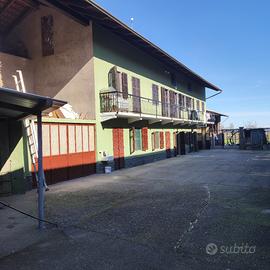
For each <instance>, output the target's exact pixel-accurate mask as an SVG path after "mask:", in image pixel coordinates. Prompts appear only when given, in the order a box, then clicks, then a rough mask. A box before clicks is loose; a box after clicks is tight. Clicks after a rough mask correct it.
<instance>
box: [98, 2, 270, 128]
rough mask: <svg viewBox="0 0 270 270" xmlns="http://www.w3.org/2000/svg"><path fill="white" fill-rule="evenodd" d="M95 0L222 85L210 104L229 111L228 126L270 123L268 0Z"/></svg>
mask: <svg viewBox="0 0 270 270" xmlns="http://www.w3.org/2000/svg"><path fill="white" fill-rule="evenodd" d="M96 2H97V3H98V4H100V5H101V6H102V7H103V8H105V9H106V10H108V11H109V12H110V13H112V14H113V15H114V16H116V17H117V18H119V19H120V20H121V21H123V22H124V23H126V24H127V25H129V26H130V18H131V17H133V18H134V23H133V28H134V30H135V31H137V32H138V33H140V34H142V35H143V36H145V37H146V38H147V39H149V40H150V41H152V42H154V43H155V44H157V45H158V46H159V47H160V48H162V49H163V50H165V51H166V52H168V53H169V54H171V55H172V56H174V57H175V58H177V59H178V60H180V61H181V62H182V63H184V64H185V65H187V66H188V67H189V68H191V69H192V70H194V71H195V72H197V73H199V74H200V75H202V76H203V77H204V78H206V79H207V80H209V81H210V82H212V83H214V84H216V85H218V86H219V87H220V88H222V89H223V90H224V92H223V93H222V94H221V95H219V96H217V97H215V98H212V99H209V100H208V108H209V109H213V110H217V111H220V112H222V113H225V114H228V115H229V116H230V117H229V119H227V120H226V121H225V122H224V126H225V127H226V126H229V125H230V124H231V123H233V124H234V126H235V127H237V126H242V125H247V124H248V123H254V122H256V123H257V126H260V127H270V91H269V90H270V74H269V73H270V15H269V12H270V1H268V0H260V1H256V0H168V1H163V0H144V1H142V0H137V1H136V0H133V1H127V0H97V1H96ZM212 93H213V91H209V95H210V94H212Z"/></svg>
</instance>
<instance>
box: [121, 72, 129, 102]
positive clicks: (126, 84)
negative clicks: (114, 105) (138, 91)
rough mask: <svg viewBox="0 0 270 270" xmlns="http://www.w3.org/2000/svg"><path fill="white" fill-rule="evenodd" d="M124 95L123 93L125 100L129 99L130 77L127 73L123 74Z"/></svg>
mask: <svg viewBox="0 0 270 270" xmlns="http://www.w3.org/2000/svg"><path fill="white" fill-rule="evenodd" d="M122 93H123V98H124V99H127V98H128V77H127V74H126V73H124V72H123V73H122Z"/></svg>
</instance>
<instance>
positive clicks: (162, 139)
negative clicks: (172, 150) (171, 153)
mask: <svg viewBox="0 0 270 270" xmlns="http://www.w3.org/2000/svg"><path fill="white" fill-rule="evenodd" d="M159 136H160V149H163V148H164V132H163V131H161V132H160V133H159Z"/></svg>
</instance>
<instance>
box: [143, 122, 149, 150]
mask: <svg viewBox="0 0 270 270" xmlns="http://www.w3.org/2000/svg"><path fill="white" fill-rule="evenodd" d="M142 150H143V151H146V150H148V128H147V127H144V128H142Z"/></svg>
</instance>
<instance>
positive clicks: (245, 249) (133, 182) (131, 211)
mask: <svg viewBox="0 0 270 270" xmlns="http://www.w3.org/2000/svg"><path fill="white" fill-rule="evenodd" d="M14 198H15V199H14ZM35 198H36V192H35V191H31V192H28V193H27V194H26V195H22V196H17V197H16V196H15V197H13V198H11V197H10V198H2V200H6V201H8V202H10V203H11V204H12V203H14V204H16V205H17V206H19V205H20V203H18V201H26V202H27V203H26V204H25V203H24V204H23V203H21V207H22V206H23V205H27V206H28V207H29V209H28V210H29V211H30V210H31V211H30V212H33V213H34V212H35V209H34V208H33V207H34V206H35V203H36V202H35ZM46 212H47V213H46V218H47V219H48V220H50V221H52V222H56V223H58V224H59V228H58V229H54V228H52V227H50V226H48V228H47V229H46V230H45V232H43V233H42V234H41V235H39V234H38V231H37V230H36V229H35V225H34V224H35V223H34V221H32V220H31V221H29V219H28V218H25V217H21V216H19V214H15V213H12V212H10V210H8V209H2V210H1V211H0V215H1V216H0V217H1V222H0V223H1V224H0V228H1V230H2V234H1V232H0V237H1V236H2V239H4V238H5V237H6V238H5V239H6V241H5V242H3V241H2V242H1V245H2V257H1V256H0V269H1V270H4V269H94V270H97V269H117V270H120V269H215V270H216V269H224V270H225V269H227V270H228V269H230V270H234V269H265V270H267V269H270V152H260V151H238V150H222V149H220V150H211V151H200V152H198V153H194V154H191V155H187V156H181V157H176V158H171V159H167V160H164V161H160V162H156V163H151V164H147V165H144V166H140V167H135V168H131V169H125V170H121V171H117V172H114V173H112V174H111V175H94V176H91V177H85V178H80V179H77V180H73V181H69V182H64V183H60V184H57V185H54V186H52V187H51V190H50V191H49V192H47V193H46ZM17 219H18V220H19V221H17V223H16V220H17ZM23 219H24V220H25V221H23ZM30 223H31V224H30ZM22 224H24V225H22ZM26 224H28V226H26ZM1 226H2V227H1ZM3 226H4V228H3ZM18 226H20V227H18ZM24 226H25V227H24ZM16 228H20V232H23V231H25V233H24V234H23V235H22V233H20V234H19V233H17V234H15V233H14V237H16V241H17V242H16V241H14V237H13V239H12V237H11V236H9V237H10V238H8V235H11V234H10V232H12V230H14V232H16ZM3 231H4V233H3ZM27 239H29V243H27ZM13 243H17V245H16V244H14V245H15V247H14V250H13V252H12V253H10V252H9V254H8V252H7V250H10V248H12V244H13ZM3 245H4V246H3ZM20 247H21V248H20ZM0 252H1V249H0ZM5 252H6V253H5ZM3 254H4V255H3ZM0 255H1V254H0Z"/></svg>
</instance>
